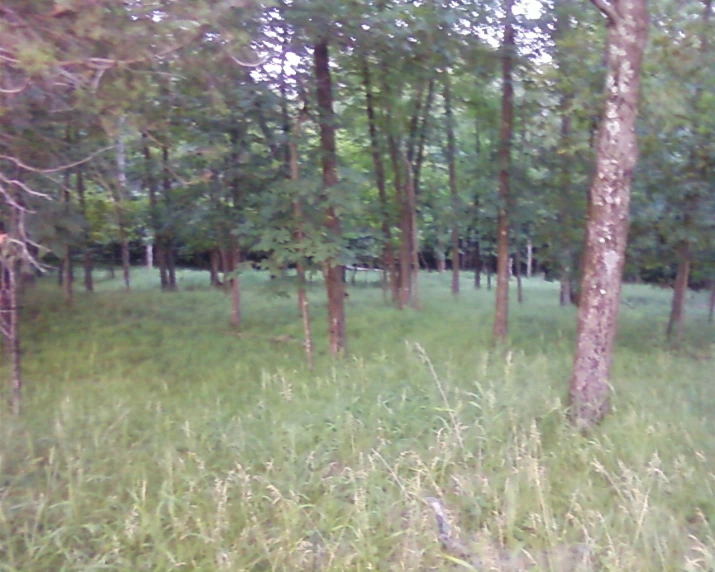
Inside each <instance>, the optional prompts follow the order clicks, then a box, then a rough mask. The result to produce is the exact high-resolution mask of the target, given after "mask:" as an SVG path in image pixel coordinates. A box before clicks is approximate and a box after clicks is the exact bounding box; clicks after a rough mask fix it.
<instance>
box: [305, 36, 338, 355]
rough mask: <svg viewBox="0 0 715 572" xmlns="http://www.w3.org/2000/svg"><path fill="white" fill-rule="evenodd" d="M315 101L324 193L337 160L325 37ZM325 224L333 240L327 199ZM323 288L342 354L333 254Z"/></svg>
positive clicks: (319, 49) (333, 218)
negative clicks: (318, 118)
mask: <svg viewBox="0 0 715 572" xmlns="http://www.w3.org/2000/svg"><path fill="white" fill-rule="evenodd" d="M313 58H314V64H315V79H316V83H317V104H318V112H319V117H320V126H319V127H320V145H321V149H322V157H321V160H322V161H321V162H322V170H323V185H324V186H325V188H326V190H327V191H326V192H330V191H329V190H330V187H332V186H335V185H336V184H337V183H338V169H337V167H338V160H337V149H336V144H335V116H334V112H333V88H332V83H331V78H330V55H329V51H328V42H327V40H321V41H319V42H318V43H317V44H316V45H315V49H314V52H313ZM325 226H326V228H327V230H328V233H329V234H330V235H332V236H333V237H334V238H335V239H336V240H337V238H338V237H339V236H340V219H339V218H338V216H337V213H336V211H335V207H334V206H333V205H332V204H330V202H329V201H328V206H327V208H326V218H325ZM323 267H324V272H325V288H326V290H327V296H328V326H329V343H330V353H331V354H332V355H333V356H341V355H344V354H345V351H346V336H345V284H344V282H343V267H342V266H340V265H339V264H337V263H336V261H335V259H334V258H333V257H330V258H328V259H326V260H325V261H324V262H323Z"/></svg>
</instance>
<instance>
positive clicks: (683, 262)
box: [665, 242, 690, 343]
mask: <svg viewBox="0 0 715 572" xmlns="http://www.w3.org/2000/svg"><path fill="white" fill-rule="evenodd" d="M678 258H679V261H678V271H677V273H676V276H675V286H674V288H673V298H672V301H671V305H670V317H669V319H668V327H667V328H666V331H665V335H666V337H667V338H668V339H669V340H672V339H673V338H675V341H676V343H679V342H680V341H681V340H682V337H683V321H684V320H683V318H684V315H685V296H686V294H687V293H688V281H689V278H690V247H689V245H688V243H687V242H684V243H683V244H681V246H680V248H679V249H678Z"/></svg>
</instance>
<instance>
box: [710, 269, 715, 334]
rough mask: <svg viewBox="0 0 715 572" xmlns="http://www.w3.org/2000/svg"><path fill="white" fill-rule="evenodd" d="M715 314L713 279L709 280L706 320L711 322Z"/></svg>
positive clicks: (714, 286)
mask: <svg viewBox="0 0 715 572" xmlns="http://www.w3.org/2000/svg"><path fill="white" fill-rule="evenodd" d="M713 314H715V279H714V280H710V301H709V302H708V322H710V323H711V324H712V323H713Z"/></svg>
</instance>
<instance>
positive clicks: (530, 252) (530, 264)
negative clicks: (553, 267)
mask: <svg viewBox="0 0 715 572" xmlns="http://www.w3.org/2000/svg"><path fill="white" fill-rule="evenodd" d="M533 268H534V243H533V242H531V239H530V238H527V239H526V277H527V278H531V276H532V273H533V272H534V270H533Z"/></svg>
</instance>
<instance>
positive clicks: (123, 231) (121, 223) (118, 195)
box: [113, 119, 131, 290]
mask: <svg viewBox="0 0 715 572" xmlns="http://www.w3.org/2000/svg"><path fill="white" fill-rule="evenodd" d="M123 128H124V120H123V119H122V120H120V122H119V132H118V133H117V140H116V151H117V155H116V161H117V184H116V192H115V193H114V197H113V198H114V211H115V213H116V216H117V226H118V227H119V242H120V245H121V249H122V277H123V278H124V286H125V287H126V289H127V290H131V261H130V257H129V239H128V236H127V223H126V221H125V217H124V204H123V203H124V193H125V191H126V188H127V157H126V148H125V145H124V134H123V133H122V131H123ZM113 187H114V185H113Z"/></svg>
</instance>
